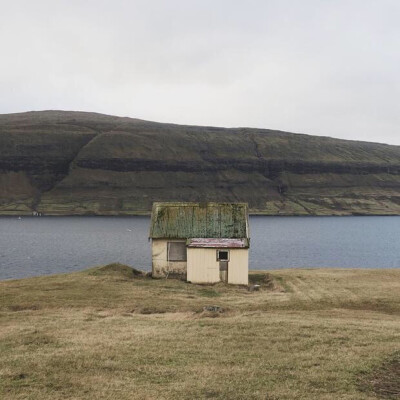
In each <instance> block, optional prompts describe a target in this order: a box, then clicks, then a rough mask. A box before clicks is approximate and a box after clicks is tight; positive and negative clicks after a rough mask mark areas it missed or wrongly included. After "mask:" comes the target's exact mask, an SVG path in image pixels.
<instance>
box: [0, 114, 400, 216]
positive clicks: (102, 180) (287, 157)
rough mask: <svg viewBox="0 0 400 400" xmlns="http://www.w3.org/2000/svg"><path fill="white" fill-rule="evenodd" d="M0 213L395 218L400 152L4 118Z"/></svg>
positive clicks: (256, 134)
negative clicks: (191, 207)
mask: <svg viewBox="0 0 400 400" xmlns="http://www.w3.org/2000/svg"><path fill="white" fill-rule="evenodd" d="M0 145H1V146H0V214H3V215H7V214H13V215H14V214H30V213H32V212H40V213H43V214H52V215H75V214H100V215H129V214H146V213H148V212H149V211H150V209H151V203H152V202H153V201H169V200H170V201H245V202H248V203H249V205H250V210H251V212H252V213H257V214H267V215H354V214H356V215H358V214H367V215H376V214H379V215H398V214H400V146H395V145H388V144H383V143H372V142H363V141H354V140H349V141H347V140H343V139H335V138H331V137H326V136H312V135H307V134H303V133H290V132H284V131H277V130H270V129H257V128H221V127H209V126H191V125H178V124H171V123H159V122H151V121H146V120H141V119H134V118H128V117H115V116H112V115H104V114H99V113H90V112H77V111H56V110H47V111H32V112H26V113H14V114H1V115H0Z"/></svg>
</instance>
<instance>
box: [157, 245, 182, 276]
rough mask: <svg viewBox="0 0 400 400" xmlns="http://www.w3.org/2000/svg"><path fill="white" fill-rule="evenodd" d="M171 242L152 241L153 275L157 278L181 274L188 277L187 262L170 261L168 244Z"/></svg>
mask: <svg viewBox="0 0 400 400" xmlns="http://www.w3.org/2000/svg"><path fill="white" fill-rule="evenodd" d="M169 241H171V240H164V239H153V240H152V246H151V249H152V274H153V277H155V278H162V277H165V276H167V275H173V274H179V275H182V277H185V276H186V266H187V262H186V261H168V242H169ZM173 241H174V242H186V240H173Z"/></svg>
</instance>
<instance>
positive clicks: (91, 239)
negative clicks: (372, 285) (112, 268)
mask: <svg viewBox="0 0 400 400" xmlns="http://www.w3.org/2000/svg"><path fill="white" fill-rule="evenodd" d="M149 223H150V218H149V217H22V218H21V219H19V218H17V217H1V218H0V279H13V278H24V277H28V276H38V275H47V274H56V273H64V272H71V271H77V270H81V269H84V268H87V267H91V266H95V265H101V264H107V263H111V262H121V263H125V264H128V265H131V266H134V267H136V268H139V269H143V270H150V266H151V256H150V250H151V249H150V243H149V241H148V232H149ZM250 236H251V248H250V269H280V268H300V267H302V268H313V267H340V268H400V217H396V216H393V217H261V216H252V217H250Z"/></svg>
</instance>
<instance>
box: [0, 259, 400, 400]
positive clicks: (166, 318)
mask: <svg viewBox="0 0 400 400" xmlns="http://www.w3.org/2000/svg"><path fill="white" fill-rule="evenodd" d="M251 280H252V281H253V282H259V283H261V284H262V289H261V290H260V291H259V292H249V291H247V289H246V288H244V287H230V286H226V285H223V284H218V285H213V286H201V285H192V284H188V283H185V282H181V281H177V280H152V279H149V278H145V277H141V276H134V275H133V274H132V273H131V272H130V270H129V269H127V268H123V267H121V268H118V267H115V266H114V267H110V268H106V269H104V268H103V269H102V270H101V269H98V268H97V269H92V270H89V271H84V272H81V273H74V274H69V275H57V276H50V277H40V278H30V279H24V280H16V281H5V282H0V296H1V303H0V309H1V311H0V397H1V398H2V399H38V398H40V399H44V400H45V399H52V400H53V399H89V400H90V399H200V398H205V399H207V398H214V399H376V398H377V396H381V398H382V396H383V397H384V396H385V394H382V393H385V392H384V390H383V391H381V392H377V391H376V390H374V387H372V386H371V385H370V384H369V382H371V379H370V378H368V377H374V376H377V375H376V374H378V372H376V371H378V369H377V368H380V366H382V365H386V364H385V362H386V361H385V360H388V359H392V358H393V355H394V354H396V351H398V350H399V349H400V329H399V328H400V270H338V269H335V270H323V269H313V270H305V269H301V270H280V271H272V272H270V273H269V274H267V273H261V272H257V274H252V275H251ZM208 305H218V306H220V307H222V308H223V310H224V312H222V313H213V312H209V311H206V312H204V311H203V307H205V306H208ZM211 317H213V318H211ZM391 357H392V358H391ZM382 363H383V364H382ZM374 374H375V375H374ZM393 376H396V375H393ZM365 377H367V378H368V379H369V380H368V379H367V378H365ZM390 382H391V383H390V384H391V385H392V386H391V389H390V390H392V392H393V390H396V384H397V383H396V378H394V383H393V380H392V381H390Z"/></svg>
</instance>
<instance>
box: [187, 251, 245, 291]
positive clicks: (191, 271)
mask: <svg viewBox="0 0 400 400" xmlns="http://www.w3.org/2000/svg"><path fill="white" fill-rule="evenodd" d="M217 250H218V249H215V248H212V249H210V248H192V247H189V248H188V252H187V280H188V281H189V282H193V283H216V282H219V281H220V278H219V261H217V254H216V253H217ZM221 250H225V249H221ZM248 275H249V251H248V249H229V263H228V283H232V284H236V285H247V284H248Z"/></svg>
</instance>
